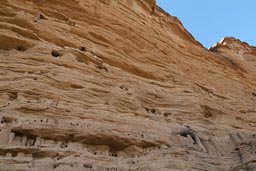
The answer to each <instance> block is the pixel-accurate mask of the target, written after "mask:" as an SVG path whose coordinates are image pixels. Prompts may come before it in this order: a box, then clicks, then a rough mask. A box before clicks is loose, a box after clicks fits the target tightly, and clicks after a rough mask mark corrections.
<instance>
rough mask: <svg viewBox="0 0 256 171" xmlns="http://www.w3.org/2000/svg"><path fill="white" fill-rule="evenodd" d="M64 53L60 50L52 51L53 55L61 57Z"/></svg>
mask: <svg viewBox="0 0 256 171" xmlns="http://www.w3.org/2000/svg"><path fill="white" fill-rule="evenodd" d="M62 55H63V54H62V53H60V52H58V51H52V56H53V57H56V58H57V57H61V56H62Z"/></svg>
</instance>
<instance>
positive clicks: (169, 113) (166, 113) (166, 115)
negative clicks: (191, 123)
mask: <svg viewBox="0 0 256 171" xmlns="http://www.w3.org/2000/svg"><path fill="white" fill-rule="evenodd" d="M171 115H172V113H171V112H164V116H165V117H168V116H171Z"/></svg>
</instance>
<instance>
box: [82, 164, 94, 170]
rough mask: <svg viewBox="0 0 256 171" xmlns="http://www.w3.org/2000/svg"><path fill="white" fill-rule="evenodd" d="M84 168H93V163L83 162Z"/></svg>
mask: <svg viewBox="0 0 256 171" xmlns="http://www.w3.org/2000/svg"><path fill="white" fill-rule="evenodd" d="M83 166H84V168H88V169H92V164H83Z"/></svg>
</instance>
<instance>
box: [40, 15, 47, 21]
mask: <svg viewBox="0 0 256 171" xmlns="http://www.w3.org/2000/svg"><path fill="white" fill-rule="evenodd" d="M39 19H41V20H47V18H46V17H45V16H44V15H43V14H39Z"/></svg>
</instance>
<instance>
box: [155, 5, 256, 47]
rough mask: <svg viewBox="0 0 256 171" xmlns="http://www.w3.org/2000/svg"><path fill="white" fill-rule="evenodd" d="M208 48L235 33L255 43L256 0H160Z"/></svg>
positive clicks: (239, 37) (236, 35) (163, 6)
mask: <svg viewBox="0 0 256 171" xmlns="http://www.w3.org/2000/svg"><path fill="white" fill-rule="evenodd" d="M157 3H158V5H159V6H160V7H161V8H163V9H164V10H165V11H167V12H168V13H170V14H171V15H174V16H177V17H178V18H179V19H180V20H181V22H182V23H183V25H184V26H185V28H186V29H187V30H188V31H189V32H190V33H191V34H192V35H193V36H194V37H195V38H196V39H197V40H198V41H199V42H201V43H202V44H203V45H204V46H205V47H206V48H208V47H210V46H212V45H213V44H214V43H215V42H219V40H220V39H221V38H222V37H225V36H232V37H236V38H238V39H240V40H241V41H245V42H247V43H249V44H250V45H253V46H256V0H214V1H213V0H157Z"/></svg>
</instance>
